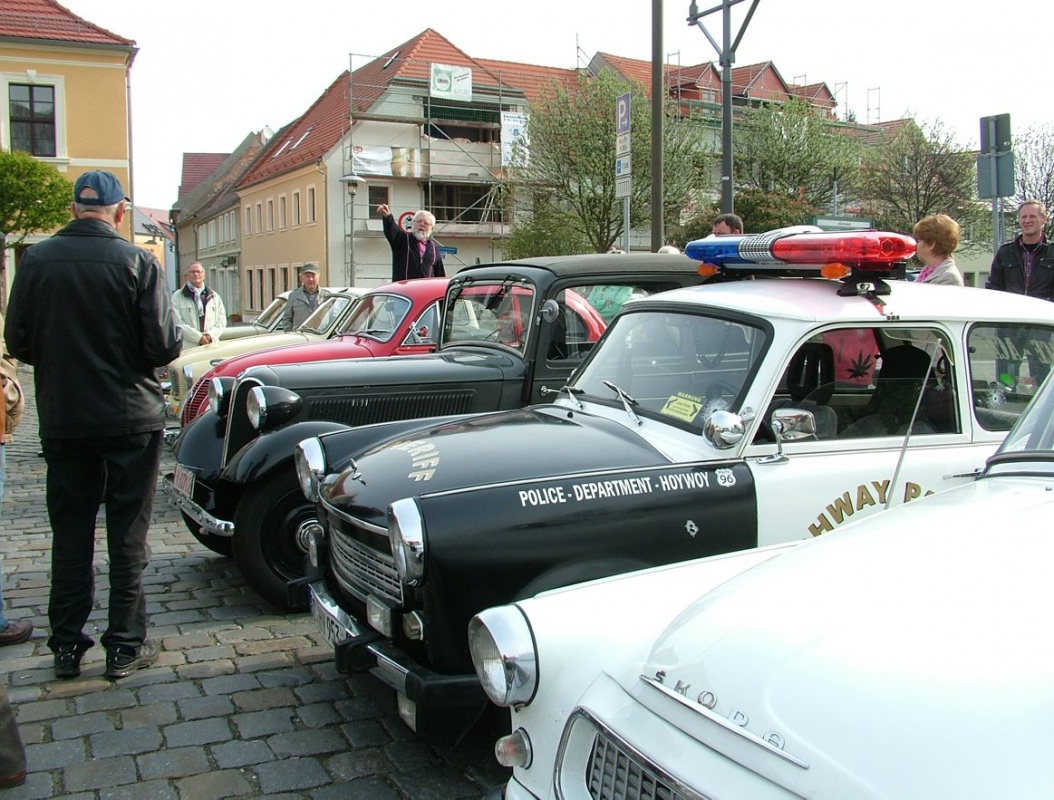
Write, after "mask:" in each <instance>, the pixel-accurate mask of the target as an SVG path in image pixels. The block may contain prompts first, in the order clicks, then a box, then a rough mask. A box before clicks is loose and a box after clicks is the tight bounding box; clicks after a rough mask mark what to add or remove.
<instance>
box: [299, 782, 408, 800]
mask: <svg viewBox="0 0 1054 800" xmlns="http://www.w3.org/2000/svg"><path fill="white" fill-rule="evenodd" d="M349 797H354V798H355V800H401V798H403V797H405V795H403V794H402V793H401V792H399V791H398V790H396V789H394V788H393V787H392V786H391V784H389V783H388V781H387V780H386V779H385V778H358V779H356V780H353V781H351V782H349V783H346V784H343V785H339V786H325V787H323V788H321V789H318V790H316V791H314V792H312V793H311V800H347V798H349Z"/></svg>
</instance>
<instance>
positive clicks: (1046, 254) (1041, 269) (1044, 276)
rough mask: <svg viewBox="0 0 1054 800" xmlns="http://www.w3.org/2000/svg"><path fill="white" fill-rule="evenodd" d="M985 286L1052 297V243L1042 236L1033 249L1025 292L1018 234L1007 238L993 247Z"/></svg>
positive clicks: (1053, 294) (1053, 289)
mask: <svg viewBox="0 0 1054 800" xmlns="http://www.w3.org/2000/svg"><path fill="white" fill-rule="evenodd" d="M985 288H988V289H999V290H1001V291H1004V292H1014V293H1015V294H1027V295H1029V296H1030V297H1039V298H1042V299H1043V300H1054V245H1052V244H1050V243H1048V242H1047V241H1046V240H1045V239H1044V240H1043V243H1042V244H1041V245H1040V246H1039V249H1038V250H1037V251H1036V260H1035V261H1034V262H1033V263H1032V277H1031V279H1030V280H1029V282H1028V291H1027V292H1026V291H1025V265H1024V262H1023V261H1022V258H1021V237H1020V236H1018V237H1017V238H1016V239H1014V241H1012V242H1007V243H1006V244H1004V245H1003V246H1002V247H1000V248H999V249H998V250H996V253H995V258H994V259H993V260H992V268H991V270H990V271H989V273H988V282H987V283H986V284H985Z"/></svg>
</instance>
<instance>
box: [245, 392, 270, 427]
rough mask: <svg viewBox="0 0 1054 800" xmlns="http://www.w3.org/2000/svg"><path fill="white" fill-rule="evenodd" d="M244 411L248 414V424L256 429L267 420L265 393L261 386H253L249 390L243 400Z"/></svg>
mask: <svg viewBox="0 0 1054 800" xmlns="http://www.w3.org/2000/svg"><path fill="white" fill-rule="evenodd" d="M245 413H246V414H248V415H249V424H250V425H252V426H253V427H254V428H256V430H260V428H262V427H263V425H264V423H265V422H267V395H265V394H264V391H263V388H262V387H260V386H254V387H253V388H252V389H250V390H249V396H248V398H246V400H245Z"/></svg>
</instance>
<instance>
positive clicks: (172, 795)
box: [99, 780, 179, 800]
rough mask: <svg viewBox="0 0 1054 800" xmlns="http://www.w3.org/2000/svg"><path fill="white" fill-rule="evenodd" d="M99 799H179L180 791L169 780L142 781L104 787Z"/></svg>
mask: <svg viewBox="0 0 1054 800" xmlns="http://www.w3.org/2000/svg"><path fill="white" fill-rule="evenodd" d="M99 800H179V792H178V791H177V790H176V788H175V787H174V786H172V785H170V784H169V783H168V781H161V780H158V781H142V782H140V783H134V784H132V785H131V786H115V787H113V788H112V789H103V790H102V791H100V792H99Z"/></svg>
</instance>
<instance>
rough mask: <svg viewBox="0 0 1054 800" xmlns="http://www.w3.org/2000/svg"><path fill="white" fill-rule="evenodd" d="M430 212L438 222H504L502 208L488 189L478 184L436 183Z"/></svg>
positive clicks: (432, 188)
mask: <svg viewBox="0 0 1054 800" xmlns="http://www.w3.org/2000/svg"><path fill="white" fill-rule="evenodd" d="M428 210H429V211H431V212H432V213H433V214H435V216H436V221H438V222H501V221H502V208H501V206H500V205H499V204H497V203H495V202H494V201H493V197H492V196H491V190H490V187H489V186H486V185H481V184H478V183H433V184H432V186H431V193H430V196H429V197H428Z"/></svg>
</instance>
